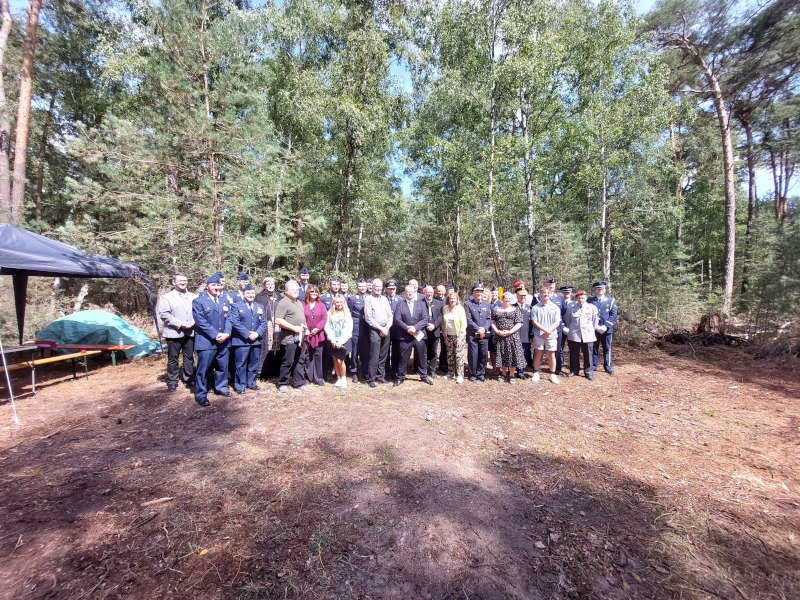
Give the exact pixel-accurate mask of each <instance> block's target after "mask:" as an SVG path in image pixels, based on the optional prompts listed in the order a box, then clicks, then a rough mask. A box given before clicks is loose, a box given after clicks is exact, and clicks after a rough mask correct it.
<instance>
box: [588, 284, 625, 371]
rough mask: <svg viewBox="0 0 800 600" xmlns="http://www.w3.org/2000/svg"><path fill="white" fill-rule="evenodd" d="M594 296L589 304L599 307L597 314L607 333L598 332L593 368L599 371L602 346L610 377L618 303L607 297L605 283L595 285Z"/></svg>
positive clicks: (604, 362)
mask: <svg viewBox="0 0 800 600" xmlns="http://www.w3.org/2000/svg"><path fill="white" fill-rule="evenodd" d="M593 287H594V296H592V297H591V298H589V302H591V303H592V304H594V305H595V306H596V307H597V313H598V316H599V317H600V319H599V320H600V326H601V327H600V329H602V328H603V327H605V331H600V330H598V332H597V343H595V345H594V348H592V366H593V367H594V370H595V371H596V370H597V365H598V363H599V350H600V346H602V347H603V368H604V369H605V370H606V373H608V374H609V375H613V374H614V368H613V366H612V364H611V336H612V334H613V333H614V325H615V323H616V322H617V313H618V310H617V301H616V300H615V299H614V298H613V297H612V296H608V295H606V287H607V284H606V282H605V281H598V282H597V283H595V284H594V286H593Z"/></svg>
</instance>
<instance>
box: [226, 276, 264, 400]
mask: <svg viewBox="0 0 800 600" xmlns="http://www.w3.org/2000/svg"><path fill="white" fill-rule="evenodd" d="M242 294H243V295H244V298H243V299H242V300H241V302H237V303H236V304H235V305H234V306H233V308H232V309H231V325H232V331H233V335H232V336H231V347H232V349H233V355H234V361H235V363H236V374H235V375H234V378H233V389H234V390H236V393H238V394H244V389H245V388H247V389H249V390H257V389H258V385H257V384H256V377H257V376H258V365H259V358H260V357H261V341H262V339H263V338H264V335H265V334H266V333H267V310H266V309H265V308H264V305H263V304H259V303H258V302H255V298H256V290H255V288H254V287H253V286H252V285H251V284H249V283H248V284H247V285H245V286H244V289H243V290H242Z"/></svg>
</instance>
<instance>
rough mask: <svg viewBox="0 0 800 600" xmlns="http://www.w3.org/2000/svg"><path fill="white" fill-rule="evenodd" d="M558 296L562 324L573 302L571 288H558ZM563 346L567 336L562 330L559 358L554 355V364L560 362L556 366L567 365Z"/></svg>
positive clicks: (564, 286) (568, 286)
mask: <svg viewBox="0 0 800 600" xmlns="http://www.w3.org/2000/svg"><path fill="white" fill-rule="evenodd" d="M558 295H559V296H560V297H561V321H562V322H563V321H564V318H565V317H566V314H567V310H569V304H570V302H573V299H572V286H571V285H568V284H564V285H562V286H561V287H560V288H558ZM565 345H567V335H566V334H565V333H564V332H563V330H562V332H561V344H560V345H559V347H558V348H559V350H558V351H559V352H560V354H561V356H560V358H559V355H558V354H556V362H558V361H559V360H560V362H558V365H561V367H563V366H564V365H566V364H567V363H566V359H565V358H564V346H565ZM558 365H557V366H558ZM561 374H562V373H561V369H559V375H561Z"/></svg>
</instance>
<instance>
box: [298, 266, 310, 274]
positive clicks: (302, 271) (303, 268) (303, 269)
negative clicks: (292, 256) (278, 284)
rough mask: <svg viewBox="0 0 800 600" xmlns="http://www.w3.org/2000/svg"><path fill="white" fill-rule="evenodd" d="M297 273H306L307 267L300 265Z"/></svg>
mask: <svg viewBox="0 0 800 600" xmlns="http://www.w3.org/2000/svg"><path fill="white" fill-rule="evenodd" d="M298 273H302V274H303V275H308V269H307V268H306V267H300V270H299V271H298Z"/></svg>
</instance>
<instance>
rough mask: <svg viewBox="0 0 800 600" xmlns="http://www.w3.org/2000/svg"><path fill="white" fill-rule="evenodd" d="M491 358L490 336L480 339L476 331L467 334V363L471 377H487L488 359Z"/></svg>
mask: <svg viewBox="0 0 800 600" xmlns="http://www.w3.org/2000/svg"><path fill="white" fill-rule="evenodd" d="M487 360H489V336H488V335H486V336H484V338H483V339H480V338H479V337H478V336H476V335H475V334H474V333H470V334H467V365H468V366H469V369H468V374H469V376H470V377H486V361H487Z"/></svg>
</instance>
